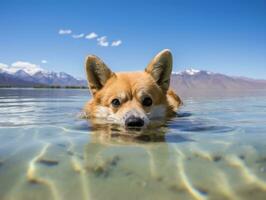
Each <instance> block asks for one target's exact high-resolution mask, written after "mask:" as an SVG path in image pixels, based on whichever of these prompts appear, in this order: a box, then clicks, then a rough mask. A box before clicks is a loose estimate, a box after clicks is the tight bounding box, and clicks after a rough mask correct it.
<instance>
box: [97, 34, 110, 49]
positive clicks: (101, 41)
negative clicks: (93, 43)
mask: <svg viewBox="0 0 266 200" xmlns="http://www.w3.org/2000/svg"><path fill="white" fill-rule="evenodd" d="M97 41H98V45H99V46H102V47H108V46H109V42H108V41H107V37H106V36H102V37H99V38H97Z"/></svg>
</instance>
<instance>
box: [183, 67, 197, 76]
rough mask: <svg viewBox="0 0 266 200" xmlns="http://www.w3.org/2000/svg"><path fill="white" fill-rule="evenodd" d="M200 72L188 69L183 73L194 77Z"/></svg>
mask: <svg viewBox="0 0 266 200" xmlns="http://www.w3.org/2000/svg"><path fill="white" fill-rule="evenodd" d="M199 72H200V70H197V69H193V68H190V69H186V70H185V73H187V74H189V75H195V74H197V73H199Z"/></svg>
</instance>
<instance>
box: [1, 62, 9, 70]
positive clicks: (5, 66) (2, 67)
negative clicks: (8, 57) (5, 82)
mask: <svg viewBox="0 0 266 200" xmlns="http://www.w3.org/2000/svg"><path fill="white" fill-rule="evenodd" d="M5 68H8V65H7V64H4V63H0V69H5Z"/></svg>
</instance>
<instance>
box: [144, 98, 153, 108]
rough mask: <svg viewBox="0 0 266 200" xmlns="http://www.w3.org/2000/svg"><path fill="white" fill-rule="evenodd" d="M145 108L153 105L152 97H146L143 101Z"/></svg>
mask: <svg viewBox="0 0 266 200" xmlns="http://www.w3.org/2000/svg"><path fill="white" fill-rule="evenodd" d="M142 105H143V106H147V107H148V106H151V105H152V99H151V98H150V97H145V98H144V99H143V101H142Z"/></svg>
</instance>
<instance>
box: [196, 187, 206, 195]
mask: <svg viewBox="0 0 266 200" xmlns="http://www.w3.org/2000/svg"><path fill="white" fill-rule="evenodd" d="M196 189H197V190H198V191H199V192H200V193H201V194H202V195H205V196H206V195H208V190H206V189H204V188H196Z"/></svg>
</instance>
